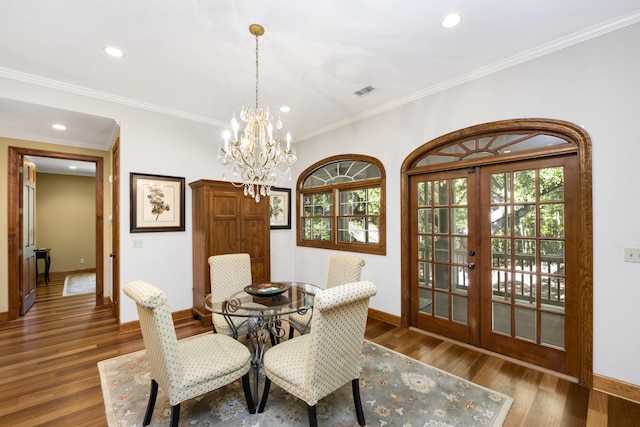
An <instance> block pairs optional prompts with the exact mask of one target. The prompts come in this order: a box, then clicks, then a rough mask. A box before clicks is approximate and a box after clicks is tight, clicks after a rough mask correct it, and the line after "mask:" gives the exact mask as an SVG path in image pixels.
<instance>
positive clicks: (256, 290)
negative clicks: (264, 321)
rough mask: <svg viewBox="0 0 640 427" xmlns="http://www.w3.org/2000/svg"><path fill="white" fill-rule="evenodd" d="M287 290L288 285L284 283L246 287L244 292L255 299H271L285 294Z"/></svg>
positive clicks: (268, 283)
mask: <svg viewBox="0 0 640 427" xmlns="http://www.w3.org/2000/svg"><path fill="white" fill-rule="evenodd" d="M288 289H289V285H287V284H286V283H277V282H267V283H254V284H253V285H249V286H246V287H245V288H244V291H245V292H246V293H248V294H249V295H253V296H256V297H273V296H276V295H280V294H282V293H284V292H286V291H287V290H288Z"/></svg>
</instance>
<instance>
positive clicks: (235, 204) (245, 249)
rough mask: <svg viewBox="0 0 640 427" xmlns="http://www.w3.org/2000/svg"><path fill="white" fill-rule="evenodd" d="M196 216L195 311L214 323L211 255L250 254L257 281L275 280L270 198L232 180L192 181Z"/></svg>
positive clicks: (194, 243) (193, 212) (194, 258)
mask: <svg viewBox="0 0 640 427" xmlns="http://www.w3.org/2000/svg"><path fill="white" fill-rule="evenodd" d="M189 186H190V187H191V197H192V206H193V209H192V215H193V226H192V228H193V314H194V316H195V317H198V318H200V319H201V321H202V324H203V325H205V326H208V325H210V324H211V313H210V312H208V311H207V310H206V309H205V308H204V300H205V298H206V296H207V295H208V294H209V293H211V281H210V277H209V263H208V259H209V257H210V256H211V255H222V254H231V253H248V254H249V255H250V256H251V278H252V280H253V282H254V283H258V282H265V281H269V280H270V279H271V261H270V256H269V254H270V248H269V246H270V225H269V198H264V199H263V200H261V201H260V202H256V201H255V200H254V199H253V198H251V197H247V196H245V195H244V191H243V189H242V188H237V187H234V186H233V184H231V183H230V182H228V181H210V180H199V181H195V182H191V183H189Z"/></svg>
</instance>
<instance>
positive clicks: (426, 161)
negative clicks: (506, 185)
mask: <svg viewBox="0 0 640 427" xmlns="http://www.w3.org/2000/svg"><path fill="white" fill-rule="evenodd" d="M563 144H565V145H566V144H570V142H569V141H567V140H565V139H563V138H560V137H557V136H554V135H547V134H541V133H539V132H534V133H517V134H499V135H489V136H481V137H475V138H470V139H466V140H459V141H454V142H452V143H450V144H448V145H445V146H443V147H441V148H439V149H436V150H434V151H430V152H429V153H428V154H427V155H425V156H424V157H423V158H422V159H420V160H418V162H417V163H416V166H429V165H435V164H441V163H449V162H458V161H461V160H471V159H477V158H480V157H488V156H497V155H500V154H509V153H515V152H519V151H528V150H535V149H543V148H546V147H551V146H554V145H563Z"/></svg>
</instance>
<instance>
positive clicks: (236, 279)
mask: <svg viewBox="0 0 640 427" xmlns="http://www.w3.org/2000/svg"><path fill="white" fill-rule="evenodd" d="M209 274H210V279H211V295H212V297H213V299H214V300H215V301H222V300H225V299H226V298H228V297H229V296H230V295H232V294H234V293H236V292H239V291H241V290H243V289H244V287H245V286H249V285H250V284H251V257H250V256H249V254H227V255H214V256H211V257H209Z"/></svg>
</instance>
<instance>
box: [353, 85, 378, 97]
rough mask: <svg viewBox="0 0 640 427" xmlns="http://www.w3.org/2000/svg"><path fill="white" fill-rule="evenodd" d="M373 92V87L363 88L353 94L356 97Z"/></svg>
mask: <svg viewBox="0 0 640 427" xmlns="http://www.w3.org/2000/svg"><path fill="white" fill-rule="evenodd" d="M374 90H376V88H375V87H373V86H367V87H363V88H362V89H360V90H358V91H355V92H353V93H354V95H358V96H365V95H367V94H369V93H371V92H373V91H374Z"/></svg>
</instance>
